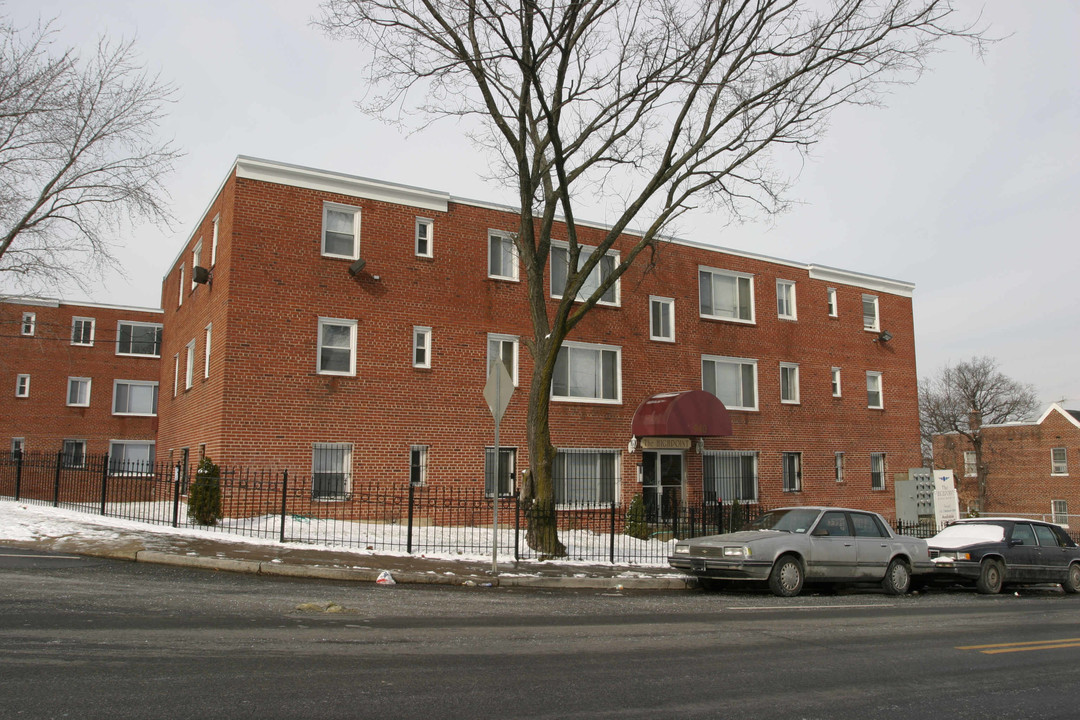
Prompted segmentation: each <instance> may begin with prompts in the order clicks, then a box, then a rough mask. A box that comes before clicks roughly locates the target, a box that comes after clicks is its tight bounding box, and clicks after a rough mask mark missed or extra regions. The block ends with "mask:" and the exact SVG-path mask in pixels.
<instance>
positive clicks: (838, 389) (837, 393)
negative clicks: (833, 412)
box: [832, 367, 843, 398]
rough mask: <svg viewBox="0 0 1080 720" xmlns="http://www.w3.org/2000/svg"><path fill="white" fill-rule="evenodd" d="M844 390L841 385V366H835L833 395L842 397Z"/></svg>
mask: <svg viewBox="0 0 1080 720" xmlns="http://www.w3.org/2000/svg"><path fill="white" fill-rule="evenodd" d="M842 394H843V390H842V388H841V387H840V368H838V367H834V368H833V369H832V396H833V397H835V398H838V397H841V396H842Z"/></svg>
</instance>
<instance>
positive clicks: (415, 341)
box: [412, 325, 431, 370]
mask: <svg viewBox="0 0 1080 720" xmlns="http://www.w3.org/2000/svg"><path fill="white" fill-rule="evenodd" d="M421 353H422V354H423V356H422V357H421ZM412 366H413V367H414V368H420V369H422V370H424V369H430V368H431V328H429V327H421V326H419V325H415V326H413V329H412Z"/></svg>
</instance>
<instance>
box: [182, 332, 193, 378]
mask: <svg viewBox="0 0 1080 720" xmlns="http://www.w3.org/2000/svg"><path fill="white" fill-rule="evenodd" d="M185 352H186V356H185V366H184V389H185V390H190V389H191V387H192V385H194V384H195V339H194V338H192V339H191V342H189V343H188V344H187V349H186V351H185Z"/></svg>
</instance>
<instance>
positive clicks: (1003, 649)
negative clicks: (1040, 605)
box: [956, 638, 1080, 655]
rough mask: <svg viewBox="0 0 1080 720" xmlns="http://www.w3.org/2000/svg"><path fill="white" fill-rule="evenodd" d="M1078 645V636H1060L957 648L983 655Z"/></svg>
mask: <svg viewBox="0 0 1080 720" xmlns="http://www.w3.org/2000/svg"><path fill="white" fill-rule="evenodd" d="M1074 647H1080V638H1062V639H1060V640H1032V641H1029V642H1018V643H998V644H996V645H961V646H959V647H957V648H956V649H957V650H978V651H979V652H980V653H982V654H983V655H999V654H1001V653H1014V652H1028V651H1030V650H1059V649H1061V648H1074Z"/></svg>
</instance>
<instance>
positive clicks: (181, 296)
mask: <svg viewBox="0 0 1080 720" xmlns="http://www.w3.org/2000/svg"><path fill="white" fill-rule="evenodd" d="M192 272H194V271H192ZM183 304H184V265H183V263H181V264H180V292H179V293H178V294H177V298H176V307H180V306H181V305H183Z"/></svg>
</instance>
